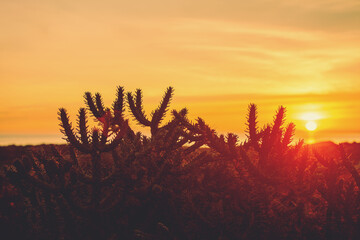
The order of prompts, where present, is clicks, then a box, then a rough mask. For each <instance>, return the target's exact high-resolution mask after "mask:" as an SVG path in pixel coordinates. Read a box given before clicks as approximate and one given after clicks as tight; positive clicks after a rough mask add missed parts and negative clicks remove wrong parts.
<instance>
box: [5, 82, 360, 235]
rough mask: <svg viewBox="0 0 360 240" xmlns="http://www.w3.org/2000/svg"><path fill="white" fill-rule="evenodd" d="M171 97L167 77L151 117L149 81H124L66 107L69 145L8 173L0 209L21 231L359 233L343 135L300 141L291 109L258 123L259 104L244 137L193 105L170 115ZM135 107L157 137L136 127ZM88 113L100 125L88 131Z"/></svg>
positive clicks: (25, 159)
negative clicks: (322, 149) (335, 145)
mask: <svg viewBox="0 0 360 240" xmlns="http://www.w3.org/2000/svg"><path fill="white" fill-rule="evenodd" d="M172 96H173V88H171V87H169V88H168V89H167V90H166V91H165V94H164V96H163V98H162V100H161V101H160V104H159V106H158V107H157V108H156V109H155V110H154V111H153V112H152V113H151V115H150V117H147V116H146V114H145V111H144V106H143V97H142V91H141V90H140V89H138V90H136V92H135V93H130V92H129V93H126V94H125V93H124V89H123V88H122V87H118V88H117V92H116V99H115V101H114V103H113V105H112V107H111V108H106V107H105V106H104V104H103V100H102V97H101V95H100V94H99V93H96V94H95V95H92V94H91V93H89V92H86V93H85V95H84V98H85V103H86V105H87V109H85V108H81V109H80V110H79V113H78V120H77V127H76V128H74V127H73V126H72V124H71V122H70V119H69V116H68V114H67V112H66V110H65V109H63V108H61V109H59V119H60V121H61V123H60V126H61V131H62V133H64V135H65V139H66V140H67V142H68V145H67V146H66V147H65V146H53V145H51V146H43V147H42V148H41V150H39V148H37V150H34V149H32V148H29V151H28V152H27V153H26V154H24V155H23V156H22V157H21V158H18V159H16V160H15V161H14V162H13V164H12V165H10V166H7V167H6V168H5V171H4V174H3V175H2V173H0V181H1V182H2V183H3V184H4V186H6V188H4V187H3V188H2V192H0V194H2V193H6V192H7V191H12V197H11V198H5V197H2V198H1V197H0V200H2V201H4V202H6V204H8V203H12V206H15V207H12V208H10V209H12V210H11V211H8V210H6V211H8V212H11V214H10V213H9V214H8V215H11V217H8V216H5V217H4V218H3V217H2V216H4V212H5V210H2V209H3V208H2V209H1V211H0V219H7V221H8V222H11V224H12V223H13V224H17V222H18V225H19V226H17V229H19V231H18V233H15V231H14V230H12V235H13V237H18V238H20V237H21V238H23V239H358V238H359V236H360V233H359V229H360V227H359V224H360V214H359V212H360V194H359V181H360V180H359V172H358V169H357V166H356V165H355V163H354V160H353V159H352V158H350V157H349V156H348V153H347V152H346V149H345V148H344V146H343V145H340V146H339V149H338V150H339V156H340V157H339V158H336V157H335V156H332V157H329V156H322V155H321V154H320V153H318V151H317V150H316V149H313V147H311V146H308V145H305V146H304V142H303V141H299V142H298V143H293V136H294V131H295V125H294V124H293V123H290V124H288V125H285V113H286V111H285V108H284V107H279V108H278V110H277V112H276V114H275V116H274V119H273V122H272V123H271V124H267V125H265V126H263V127H260V126H259V125H258V119H257V117H258V116H257V106H256V105H255V104H250V105H249V108H248V115H247V119H246V126H247V129H246V137H247V138H246V139H245V140H244V141H242V142H241V141H240V138H239V137H238V136H237V135H236V134H233V133H228V134H226V135H221V134H220V135H219V134H217V132H216V131H215V130H214V129H212V128H211V127H210V126H209V125H207V124H206V122H205V121H204V120H203V119H201V118H198V119H197V120H196V122H195V123H192V122H191V121H190V120H189V119H188V118H187V113H188V111H187V109H185V108H184V109H182V110H180V111H176V110H173V111H172V112H171V119H170V120H169V121H168V122H167V123H165V124H164V123H163V122H164V119H165V116H166V113H167V112H168V111H169V105H170V101H171V99H172ZM125 100H127V104H126V101H125ZM126 105H128V107H127V109H128V110H129V111H130V113H131V115H132V116H133V117H134V119H135V121H136V122H137V123H138V124H140V125H141V126H144V127H148V128H149V129H150V133H151V135H150V136H145V135H143V134H141V133H139V132H134V131H133V130H132V129H131V127H130V126H129V123H128V120H127V119H125V114H124V112H125V109H126ZM87 111H90V113H91V116H92V117H94V119H95V123H96V124H97V127H95V128H92V129H89V126H88V119H87ZM9 184H11V185H9ZM11 186H14V187H11ZM6 189H7V190H6ZM6 194H8V195H9V193H6ZM3 195H4V194H3ZM5 199H6V200H5ZM4 209H5V208H4ZM11 219H12V220H11ZM10 220H11V221H10ZM2 222H4V221H3V220H2ZM11 224H10V223H9V224H7V226H10V225H11ZM20 225H21V226H20ZM3 229H5V231H6V228H3ZM9 229H10V228H9ZM13 229H15V227H13ZM8 231H9V232H10V230H8Z"/></svg>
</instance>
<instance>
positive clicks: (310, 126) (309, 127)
mask: <svg viewBox="0 0 360 240" xmlns="http://www.w3.org/2000/svg"><path fill="white" fill-rule="evenodd" d="M305 127H306V129H307V130H309V131H314V130H316V128H317V124H316V122H314V121H308V122H307V123H306V125H305Z"/></svg>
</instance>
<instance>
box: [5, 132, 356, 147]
mask: <svg viewBox="0 0 360 240" xmlns="http://www.w3.org/2000/svg"><path fill="white" fill-rule="evenodd" d="M236 134H238V135H239V141H240V142H243V141H244V140H246V136H245V134H244V133H242V134H241V133H236ZM145 135H147V134H145ZM300 139H304V141H305V143H310V144H311V143H316V142H326V141H331V142H334V143H343V142H348V143H352V142H360V137H357V136H354V135H352V136H342V137H339V136H338V137H336V138H325V137H322V138H317V139H306V138H300V137H298V136H296V135H295V137H294V141H293V142H294V143H296V142H298V141H299V140H300ZM66 143H67V142H66V140H65V139H64V136H63V135H62V134H0V146H3V147H4V146H10V145H19V146H21V145H23V146H24V145H41V144H66Z"/></svg>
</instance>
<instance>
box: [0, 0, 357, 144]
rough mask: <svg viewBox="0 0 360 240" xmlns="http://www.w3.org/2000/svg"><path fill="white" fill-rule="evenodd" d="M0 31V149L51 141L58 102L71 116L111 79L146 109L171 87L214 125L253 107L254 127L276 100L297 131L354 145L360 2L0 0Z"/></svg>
mask: <svg viewBox="0 0 360 240" xmlns="http://www.w3.org/2000/svg"><path fill="white" fill-rule="evenodd" d="M0 29H1V32H0V82H1V88H0V102H1V104H0V145H6V144H11V143H18V144H20V143H30V142H31V143H40V142H41V141H46V140H44V139H45V138H41V136H53V138H52V139H55V140H54V141H56V139H58V140H61V134H60V133H59V126H58V124H59V121H58V119H57V110H58V108H59V107H65V108H66V109H68V111H69V113H70V115H71V119H72V121H73V122H74V123H75V122H76V114H77V111H78V108H80V107H84V101H83V94H84V92H85V91H91V92H100V93H102V95H103V98H104V100H105V103H106V104H107V105H110V104H111V103H112V101H113V100H114V97H115V90H116V86H118V85H122V86H124V87H125V89H126V91H134V90H135V89H136V88H142V89H143V93H144V97H145V99H144V104H145V106H146V110H147V113H148V114H150V112H151V110H152V109H153V108H154V107H155V106H157V104H158V102H159V101H160V99H161V97H162V95H163V92H164V91H165V89H166V88H167V87H168V86H173V87H174V88H175V95H174V99H173V102H172V105H171V108H175V109H181V108H182V107H187V108H188V109H189V111H190V115H189V117H190V119H196V117H198V116H200V117H202V118H204V119H205V120H206V121H207V122H208V123H209V124H210V125H211V126H212V127H214V128H215V129H217V130H218V131H219V132H221V133H225V132H234V133H238V134H240V135H242V134H243V132H244V129H245V120H246V113H247V106H248V104H249V103H256V104H257V105H258V107H259V120H260V125H263V124H265V123H267V122H271V121H272V118H273V115H274V114H275V112H276V109H277V108H278V106H279V105H283V106H285V107H286V108H287V120H288V122H289V121H292V122H294V123H295V124H296V128H297V131H296V135H297V137H299V138H305V139H306V140H307V139H310V138H312V139H315V140H316V141H322V140H333V141H337V142H339V141H354V140H357V141H360V1H359V0H302V1H295V0H252V1H239V0H231V1H230V0H197V1H190V0H177V1H172V0H152V1H148V0H140V1H121V0H114V1H106V0H105V1H92V0H77V1H64V0H57V1H49V0H38V1H30V0H28V1H27V0H2V1H1V2H0ZM309 120H313V121H316V123H317V125H318V127H317V129H316V130H315V131H313V132H312V133H310V132H308V131H307V130H306V128H305V124H306V123H307V121H309ZM15 139H16V141H15ZM21 139H22V140H21ZM24 139H25V140H24Z"/></svg>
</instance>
